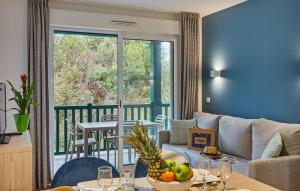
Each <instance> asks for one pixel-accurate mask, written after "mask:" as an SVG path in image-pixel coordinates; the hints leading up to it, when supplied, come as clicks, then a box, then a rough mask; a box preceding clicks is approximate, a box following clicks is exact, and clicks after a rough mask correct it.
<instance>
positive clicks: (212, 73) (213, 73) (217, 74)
mask: <svg viewBox="0 0 300 191" xmlns="http://www.w3.org/2000/svg"><path fill="white" fill-rule="evenodd" d="M210 77H211V78H216V77H221V71H220V70H211V71H210Z"/></svg>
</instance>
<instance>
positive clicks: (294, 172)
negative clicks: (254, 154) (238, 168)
mask: <svg viewBox="0 0 300 191" xmlns="http://www.w3.org/2000/svg"><path fill="white" fill-rule="evenodd" d="M249 175H250V177H251V178H254V179H256V180H258V181H261V182H263V183H266V184H269V185H271V186H273V187H275V188H278V189H280V190H283V191H297V190H299V188H300V181H299V180H300V155H292V156H283V157H278V158H272V159H266V160H253V161H250V162H249Z"/></svg>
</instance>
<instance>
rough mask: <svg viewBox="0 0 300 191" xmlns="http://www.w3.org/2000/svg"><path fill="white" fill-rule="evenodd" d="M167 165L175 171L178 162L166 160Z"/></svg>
mask: <svg viewBox="0 0 300 191" xmlns="http://www.w3.org/2000/svg"><path fill="white" fill-rule="evenodd" d="M166 163H167V165H168V167H169V168H170V169H172V170H173V171H174V168H175V167H176V162H175V161H174V160H172V159H168V160H166Z"/></svg>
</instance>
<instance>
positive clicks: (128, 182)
mask: <svg viewBox="0 0 300 191" xmlns="http://www.w3.org/2000/svg"><path fill="white" fill-rule="evenodd" d="M120 175H121V176H120V187H121V190H122V191H134V190H135V183H134V171H133V170H131V169H124V170H123V171H121V173H120Z"/></svg>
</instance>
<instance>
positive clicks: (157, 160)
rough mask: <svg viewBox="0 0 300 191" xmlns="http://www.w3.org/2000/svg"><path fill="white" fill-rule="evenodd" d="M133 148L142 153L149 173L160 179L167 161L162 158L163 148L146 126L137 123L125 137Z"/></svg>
mask: <svg viewBox="0 0 300 191" xmlns="http://www.w3.org/2000/svg"><path fill="white" fill-rule="evenodd" d="M123 140H124V141H125V142H127V143H128V144H129V145H131V146H132V148H133V149H134V150H135V151H136V152H137V153H138V154H139V155H140V157H141V159H142V161H143V162H144V163H145V164H147V165H148V175H149V176H150V177H151V178H153V179H157V180H158V179H159V177H160V176H161V174H162V173H163V172H164V171H165V170H164V166H166V162H165V160H164V159H162V158H161V150H160V149H158V148H157V147H156V145H155V142H154V141H153V140H151V139H150V138H149V136H148V132H147V130H146V128H145V127H144V126H143V125H141V126H139V125H138V124H135V125H134V127H133V130H132V132H131V133H130V134H129V135H127V136H124V137H123Z"/></svg>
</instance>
